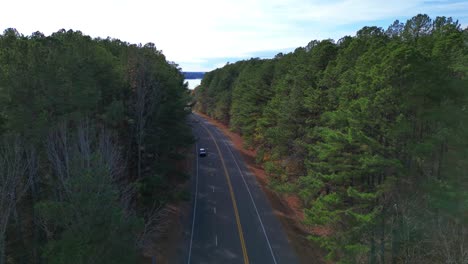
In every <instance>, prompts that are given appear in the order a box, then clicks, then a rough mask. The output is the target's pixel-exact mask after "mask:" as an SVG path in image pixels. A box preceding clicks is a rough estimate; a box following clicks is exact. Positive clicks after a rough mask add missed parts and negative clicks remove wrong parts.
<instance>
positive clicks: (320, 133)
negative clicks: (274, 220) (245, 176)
mask: <svg viewBox="0 0 468 264" xmlns="http://www.w3.org/2000/svg"><path fill="white" fill-rule="evenodd" d="M467 43H468V29H462V28H461V27H460V25H459V24H458V22H457V21H454V20H453V19H452V18H446V17H437V18H435V19H431V18H430V17H428V16H427V15H417V16H415V17H413V18H411V19H409V20H408V21H407V22H406V23H400V22H399V21H395V22H394V23H393V24H392V25H391V26H389V27H388V29H386V30H384V29H382V28H379V27H364V28H362V29H361V30H359V31H358V32H357V33H356V36H354V37H350V36H346V37H343V38H342V39H340V40H338V41H337V42H335V41H333V40H322V41H311V42H310V43H309V44H308V45H307V46H306V47H303V48H297V49H296V50H295V51H294V52H292V53H289V54H278V55H277V56H276V57H275V58H273V59H266V60H260V59H255V58H253V59H250V60H247V61H241V62H237V63H234V64H228V65H226V66H224V67H223V68H220V69H216V70H214V71H212V72H208V73H207V74H206V75H205V77H204V79H203V80H202V83H201V85H200V86H199V87H198V88H197V90H196V92H195V94H196V99H197V105H196V107H197V109H198V111H201V112H203V113H206V114H208V115H210V116H211V117H213V118H215V119H217V120H220V121H222V122H224V123H225V124H228V125H229V126H230V128H231V129H232V130H233V131H236V132H238V133H240V134H241V135H242V136H243V137H244V139H245V140H246V144H247V147H250V148H255V149H257V160H258V162H261V163H262V164H263V165H264V168H265V170H266V172H267V174H268V176H269V182H270V186H271V187H272V188H273V189H275V190H277V191H278V192H287V193H296V194H297V195H298V196H299V197H300V198H301V199H302V202H303V205H304V213H305V219H304V223H305V224H307V225H310V226H316V227H321V228H322V229H324V230H326V231H327V232H322V234H321V235H317V234H311V235H310V239H311V240H315V241H318V242H319V243H320V245H321V246H322V247H324V248H325V249H327V251H328V253H329V254H328V258H329V259H330V260H332V261H333V262H338V263H468V192H467V190H468V175H467V171H468V163H467V160H468V137H467V136H466V135H467V132H468V113H467V111H468V110H467V107H468V45H467Z"/></svg>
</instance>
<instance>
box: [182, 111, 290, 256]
mask: <svg viewBox="0 0 468 264" xmlns="http://www.w3.org/2000/svg"><path fill="white" fill-rule="evenodd" d="M191 124H192V127H193V133H194V135H195V137H196V138H197V143H196V149H197V151H198V149H200V148H205V149H207V156H206V157H199V155H198V153H197V155H196V157H197V158H196V159H195V161H194V162H195V163H196V164H194V166H193V167H194V172H193V177H192V200H193V202H192V204H193V211H192V217H191V219H189V221H187V222H190V223H188V224H187V226H188V228H187V230H186V240H187V241H186V243H185V244H186V250H183V252H184V253H182V256H179V257H181V261H180V263H196V264H198V263H200V264H202V263H220V264H228V263H244V264H247V263H262V264H263V263H274V264H277V263H288V264H295V263H298V261H297V258H296V255H295V253H294V252H293V250H292V248H291V246H290V245H289V242H288V239H287V236H286V234H285V232H284V231H283V228H282V226H281V223H280V222H279V220H278V219H277V217H276V216H275V214H274V213H273V210H272V208H271V205H270V203H269V201H268V199H267V198H266V196H265V194H264V193H263V191H262V190H261V188H260V186H259V185H258V183H257V181H256V179H255V176H254V175H252V174H251V173H250V172H249V170H248V169H247V167H246V165H245V164H244V161H243V159H242V157H241V156H240V154H239V153H238V152H237V150H236V149H235V148H234V147H232V144H231V142H230V140H229V139H228V138H227V137H226V136H224V134H223V133H221V132H220V131H219V130H218V129H217V128H216V127H215V126H213V125H211V124H210V123H208V122H207V121H206V120H204V119H203V118H202V117H200V116H197V115H195V114H194V115H192V116H191ZM184 247H185V245H184Z"/></svg>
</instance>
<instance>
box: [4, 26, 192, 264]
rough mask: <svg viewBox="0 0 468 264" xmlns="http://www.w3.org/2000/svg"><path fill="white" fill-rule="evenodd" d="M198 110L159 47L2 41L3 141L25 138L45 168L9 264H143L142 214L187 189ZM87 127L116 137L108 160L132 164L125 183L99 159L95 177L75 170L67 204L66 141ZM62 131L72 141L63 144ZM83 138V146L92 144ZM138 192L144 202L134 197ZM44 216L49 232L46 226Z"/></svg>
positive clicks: (56, 37)
mask: <svg viewBox="0 0 468 264" xmlns="http://www.w3.org/2000/svg"><path fill="white" fill-rule="evenodd" d="M189 100H190V94H189V91H188V89H187V87H186V86H185V85H184V77H183V75H182V73H181V71H180V69H179V68H178V67H177V65H175V64H173V63H170V62H168V61H167V60H166V58H165V56H164V55H163V54H162V52H161V51H159V50H157V49H156V47H155V45H154V44H152V43H148V44H145V45H141V44H140V45H134V44H129V43H127V42H122V41H120V40H117V39H110V38H107V39H92V38H91V37H89V36H86V35H84V34H83V33H82V32H80V31H73V30H68V31H66V30H59V31H58V32H55V33H53V34H52V35H50V36H45V35H43V34H42V33H40V32H35V33H33V34H32V35H31V36H24V35H22V34H20V33H19V32H17V31H16V30H15V29H7V30H5V31H4V32H3V34H0V136H1V137H3V136H4V135H7V134H13V135H18V136H19V137H21V138H22V140H24V141H25V142H27V144H28V145H29V146H30V147H31V149H35V150H37V151H36V152H34V155H37V156H38V157H37V160H39V161H40V162H39V164H37V167H38V173H37V175H36V176H35V178H34V184H32V187H31V190H29V192H30V193H28V198H29V199H30V200H27V201H25V202H24V204H20V205H18V206H17V208H18V209H17V210H18V212H17V214H18V215H19V216H16V217H19V218H21V219H24V220H22V221H16V225H18V226H13V225H10V226H9V227H8V232H7V234H10V233H12V232H13V231H15V228H16V231H17V232H18V233H14V235H13V236H11V237H8V236H7V252H9V254H11V255H9V256H8V258H9V261H11V262H12V263H133V262H136V256H137V254H138V250H139V249H137V248H136V246H135V244H136V243H135V240H136V237H137V236H138V235H139V234H138V232H140V231H141V230H140V228H141V226H142V219H141V218H140V217H137V216H135V215H136V214H137V213H135V212H138V214H140V215H145V214H146V212H147V211H148V209H150V207H151V206H153V205H154V204H155V203H156V204H158V205H161V206H164V202H167V201H169V200H171V199H178V197H176V196H177V195H174V194H173V192H172V190H171V189H172V188H173V186H174V185H175V184H176V181H177V180H182V177H180V176H179V175H180V172H179V171H178V168H177V166H176V162H177V161H178V160H181V159H182V158H183V153H184V151H183V150H184V148H185V147H187V146H188V145H190V144H191V143H192V142H193V138H192V135H191V134H190V129H189V128H188V126H187V124H186V122H185V121H186V120H185V118H186V116H187V115H188V114H189V111H187V110H185V107H186V106H187V104H188V102H189ZM80 126H85V127H94V128H95V130H99V131H101V130H102V131H108V133H109V134H110V135H112V140H111V141H112V143H113V144H114V143H115V144H116V145H118V147H116V149H113V150H112V151H110V152H108V153H107V154H106V155H104V154H103V155H104V156H109V155H112V154H113V153H114V154H115V152H119V153H123V154H124V156H125V157H124V158H123V159H121V160H119V161H118V162H117V163H118V165H119V170H121V173H122V175H121V176H120V178H119V179H114V180H112V181H109V180H108V179H107V178H106V177H105V175H106V173H107V172H105V169H106V168H107V167H108V165H109V164H106V163H105V162H104V161H103V160H105V158H102V157H101V159H97V158H98V157H97V156H94V157H93V158H95V159H97V160H93V162H92V164H93V168H92V169H91V168H88V169H86V168H85V167H84V166H83V164H87V163H86V162H84V161H81V162H82V163H81V165H82V166H81V167H80V166H78V165H77V164H73V166H75V167H74V169H75V170H76V171H75V172H74V173H75V175H74V177H72V178H70V179H67V181H66V184H67V185H69V186H68V187H69V188H71V189H73V192H71V193H69V194H68V195H67V196H66V197H64V196H63V195H62V194H63V192H64V191H63V189H62V188H63V186H62V185H61V181H59V179H61V177H62V176H63V175H62V172H63V171H62V169H63V168H65V167H67V166H69V165H70V166H71V164H68V161H69V159H68V158H69V157H68V156H67V155H68V154H66V153H68V152H67V151H68V150H69V147H70V146H69V145H67V144H70V142H71V141H69V140H67V139H68V137H69V135H76V134H77V133H78V134H79V133H81V132H79V131H80V130H79V129H77V127H80ZM57 127H61V128H62V130H60V129H59V130H60V131H62V132H63V131H65V132H63V133H62V134H60V133H58V134H57V133H56V132H54V131H55V130H56V129H57ZM80 135H81V137H80V139H79V140H78V141H80V142H81V143H82V142H85V141H86V140H88V139H90V138H91V135H90V134H88V133H82V134H80ZM52 138H53V139H55V140H56V141H59V142H61V143H60V144H58V143H57V145H56V148H55V149H54V148H51V147H50V146H49V145H48V144H47V143H46V142H49V141H50V140H51V139H52ZM60 140H62V141H60ZM114 141H115V142H114ZM101 143H102V142H101ZM76 144H78V143H76ZM93 144H97V143H96V142H94V143H93ZM93 144H91V145H92V147H93V148H97V146H95V145H93ZM102 144H104V143H102ZM106 144H107V143H106ZM106 144H104V145H102V146H101V145H100V147H103V146H107V145H106ZM57 150H62V151H61V152H60V151H57ZM88 150H89V149H88ZM54 151H55V152H54ZM79 152H80V153H81V154H83V155H85V154H86V153H87V151H86V148H84V149H80V151H79ZM101 154H102V153H101ZM31 155H32V154H31ZM65 161H66V162H65ZM62 162H65V164H67V165H66V166H65V165H63V164H62ZM88 164H89V163H88ZM60 166H61V167H60ZM59 167H60V168H62V169H60V168H59ZM78 168H79V169H78ZM107 169H108V168H107ZM155 175H157V176H155ZM133 186H137V187H140V188H136V189H137V191H139V192H135V193H134V192H131V191H129V190H128V188H130V187H133ZM127 192H128V193H130V194H128V193H127ZM123 193H126V195H131V196H132V197H130V198H129V197H127V198H128V199H131V200H132V208H127V207H124V206H122V205H121V204H120V203H119V200H120V199H121V198H122V195H123ZM178 196H182V197H183V195H181V194H179V195H178ZM1 213H4V212H0V214H1ZM38 214H40V217H41V219H43V220H44V221H45V223H44V224H45V225H46V226H47V227H48V228H50V229H45V230H44V229H42V228H41V226H39V219H38V217H39V215H38ZM132 215H133V216H132ZM18 230H19V231H18ZM16 231H15V232H16ZM20 233H21V234H24V235H21V236H19V234H20ZM9 240H11V241H9ZM2 241H3V240H2ZM41 245H45V246H44V247H41ZM140 246H141V245H140ZM145 246H146V245H145ZM0 255H1V254H0ZM41 255H42V256H44V259H43V260H41V257H40V256H41ZM0 258H1V256H0ZM1 261H2V259H0V262H1Z"/></svg>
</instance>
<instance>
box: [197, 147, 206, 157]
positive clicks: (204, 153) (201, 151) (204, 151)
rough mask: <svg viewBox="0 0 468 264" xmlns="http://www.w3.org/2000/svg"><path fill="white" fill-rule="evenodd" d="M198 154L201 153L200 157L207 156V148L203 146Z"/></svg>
mask: <svg viewBox="0 0 468 264" xmlns="http://www.w3.org/2000/svg"><path fill="white" fill-rule="evenodd" d="M198 155H200V157H206V149H204V148H201V149H200V150H199V151H198Z"/></svg>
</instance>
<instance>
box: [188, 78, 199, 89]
mask: <svg viewBox="0 0 468 264" xmlns="http://www.w3.org/2000/svg"><path fill="white" fill-rule="evenodd" d="M201 80H202V79H186V80H185V81H186V82H188V88H189V89H190V90H193V89H195V87H197V86H198V85H200V83H201Z"/></svg>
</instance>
